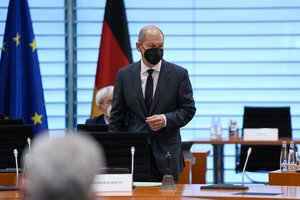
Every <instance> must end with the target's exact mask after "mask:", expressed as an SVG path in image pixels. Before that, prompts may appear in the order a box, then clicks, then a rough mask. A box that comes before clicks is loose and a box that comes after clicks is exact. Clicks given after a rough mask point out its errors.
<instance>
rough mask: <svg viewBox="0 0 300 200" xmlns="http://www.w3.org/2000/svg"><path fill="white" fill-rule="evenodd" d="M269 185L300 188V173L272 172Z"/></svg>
mask: <svg viewBox="0 0 300 200" xmlns="http://www.w3.org/2000/svg"><path fill="white" fill-rule="evenodd" d="M269 185H289V186H300V173H299V172H281V171H280V170H276V171H272V172H270V173H269Z"/></svg>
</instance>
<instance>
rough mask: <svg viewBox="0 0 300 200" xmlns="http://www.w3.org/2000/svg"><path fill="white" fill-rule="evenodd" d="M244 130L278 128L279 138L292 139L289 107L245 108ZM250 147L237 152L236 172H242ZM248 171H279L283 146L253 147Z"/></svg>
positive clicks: (245, 146) (241, 148)
mask: <svg viewBox="0 0 300 200" xmlns="http://www.w3.org/2000/svg"><path fill="white" fill-rule="evenodd" d="M244 128H278V134H279V135H278V136H279V138H281V137H285V138H291V137H292V131H291V115H290V108H289V107H245V108H244V120H243V130H244ZM249 147H250V146H248V145H241V146H240V149H239V150H238V152H237V162H236V171H237V172H238V171H242V170H243V167H244V163H245V160H246V157H247V151H248V148H249ZM251 147H252V153H251V156H250V157H249V160H248V164H247V167H246V171H249V172H258V171H261V172H262V171H273V170H277V169H279V159H280V151H281V145H259V146H258V145H257V146H254V145H252V146H251Z"/></svg>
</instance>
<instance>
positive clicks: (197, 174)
mask: <svg viewBox="0 0 300 200" xmlns="http://www.w3.org/2000/svg"><path fill="white" fill-rule="evenodd" d="M209 154H210V150H193V151H192V155H193V158H190V159H185V160H184V162H185V168H184V170H183V171H182V172H181V173H180V174H179V180H178V183H179V184H205V183H206V171H207V156H208V155H209Z"/></svg>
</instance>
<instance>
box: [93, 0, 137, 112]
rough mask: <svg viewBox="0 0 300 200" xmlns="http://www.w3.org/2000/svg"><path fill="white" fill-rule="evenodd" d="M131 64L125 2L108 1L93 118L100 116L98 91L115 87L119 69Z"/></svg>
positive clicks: (119, 0)
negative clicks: (97, 102)
mask: <svg viewBox="0 0 300 200" xmlns="http://www.w3.org/2000/svg"><path fill="white" fill-rule="evenodd" d="M129 63H132V56H131V46H130V40H129V33H128V27H127V20H126V12H125V6H124V2H123V0H107V1H106V6H105V14H104V20H103V28H102V37H101V43H100V51H99V57H98V66H97V73H96V78H95V88H94V94H93V104H92V111H91V117H94V116H98V115H99V114H100V111H99V110H98V108H97V105H96V102H95V96H96V93H97V91H98V90H99V89H101V88H103V87H106V86H109V85H114V82H115V77H116V75H117V71H118V69H119V68H121V67H123V66H125V65H128V64H129Z"/></svg>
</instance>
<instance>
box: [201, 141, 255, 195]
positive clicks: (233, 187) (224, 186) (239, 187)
mask: <svg viewBox="0 0 300 200" xmlns="http://www.w3.org/2000/svg"><path fill="white" fill-rule="evenodd" d="M251 151H252V148H251V147H249V149H248V151H247V158H246V161H245V164H244V168H243V172H242V185H234V184H213V185H204V186H201V187H200V188H201V189H231V190H246V189H249V188H248V187H247V186H245V185H244V174H245V169H246V166H247V163H248V159H249V156H250V154H251Z"/></svg>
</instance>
